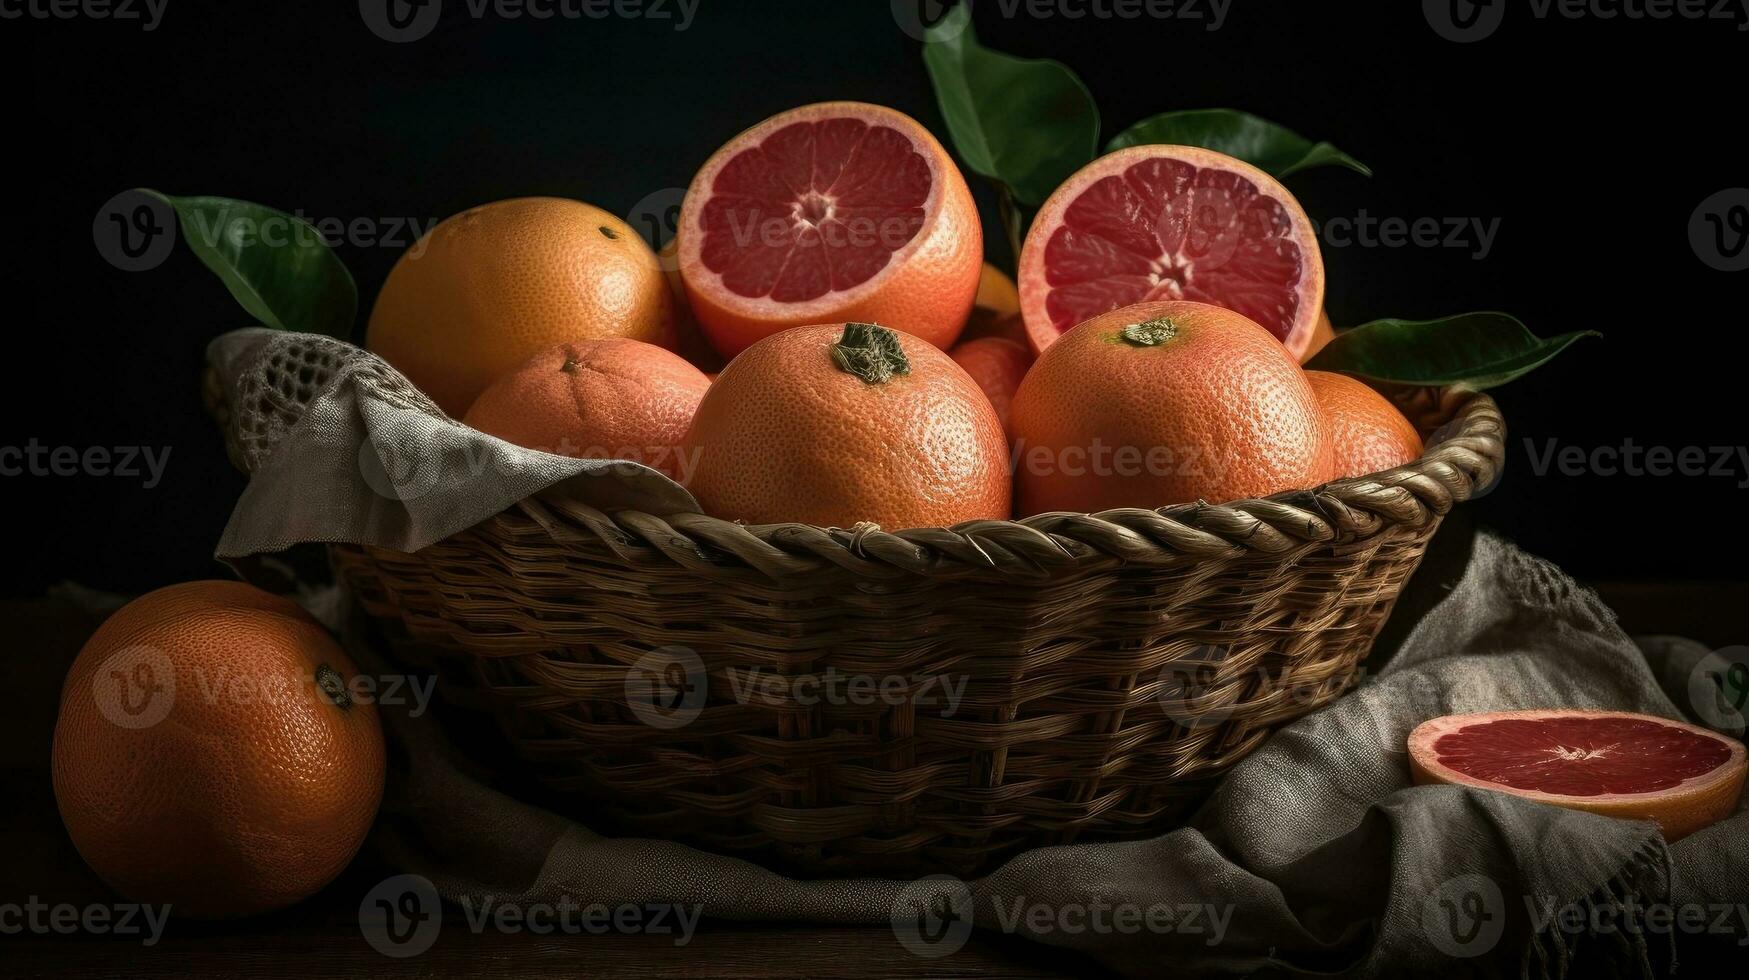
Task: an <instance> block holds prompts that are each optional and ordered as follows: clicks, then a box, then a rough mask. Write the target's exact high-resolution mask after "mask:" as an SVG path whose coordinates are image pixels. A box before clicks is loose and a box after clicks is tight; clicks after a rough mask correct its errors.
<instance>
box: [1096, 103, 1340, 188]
mask: <svg viewBox="0 0 1749 980" xmlns="http://www.w3.org/2000/svg"><path fill="white" fill-rule="evenodd" d="M1152 143H1170V144H1174V145H1177V146H1200V147H1202V148H1203V149H1206V150H1215V151H1218V152H1220V153H1225V154H1226V155H1228V156H1230V157H1238V158H1239V159H1241V160H1243V161H1245V162H1246V163H1249V164H1251V165H1252V166H1254V167H1256V168H1257V169H1259V170H1262V171H1264V172H1266V173H1268V174H1270V175H1272V176H1275V177H1286V176H1287V175H1288V174H1291V173H1294V172H1296V171H1299V170H1306V169H1309V168H1311V167H1324V166H1339V167H1347V168H1348V169H1350V170H1353V171H1354V172H1356V173H1360V174H1365V175H1366V176H1368V177H1371V176H1372V168H1370V167H1368V166H1367V165H1366V164H1364V163H1361V162H1360V161H1359V160H1356V159H1355V158H1353V157H1351V156H1349V155H1348V154H1346V153H1344V152H1342V151H1341V150H1338V149H1337V148H1336V147H1334V146H1331V145H1330V144H1329V143H1313V142H1312V141H1311V140H1309V139H1306V138H1305V137H1304V136H1301V135H1300V134H1298V133H1296V132H1294V131H1293V130H1291V129H1288V128H1286V127H1285V126H1278V125H1276V124H1275V123H1272V122H1270V121H1269V120H1267V119H1259V118H1258V117H1256V116H1253V115H1251V114H1250V113H1249V112H1240V111H1238V110H1237V109H1184V110H1181V111H1178V112H1162V113H1160V114H1159V115H1157V116H1149V117H1148V118H1146V119H1144V120H1142V121H1141V122H1139V123H1136V124H1135V125H1134V126H1131V127H1130V128H1128V129H1126V130H1124V131H1123V132H1121V133H1119V134H1117V135H1116V136H1114V137H1112V138H1111V142H1110V143H1109V144H1108V145H1107V146H1106V151H1107V152H1110V151H1112V150H1121V149H1123V148H1124V147H1127V146H1144V145H1147V144H1152Z"/></svg>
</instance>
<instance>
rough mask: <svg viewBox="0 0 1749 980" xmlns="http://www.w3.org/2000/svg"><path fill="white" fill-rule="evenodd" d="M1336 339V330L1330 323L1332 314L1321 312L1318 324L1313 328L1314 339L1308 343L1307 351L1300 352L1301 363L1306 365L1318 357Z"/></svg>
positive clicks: (1325, 311)
mask: <svg viewBox="0 0 1749 980" xmlns="http://www.w3.org/2000/svg"><path fill="white" fill-rule="evenodd" d="M1335 339H1336V328H1335V327H1334V326H1332V325H1331V323H1330V312H1329V311H1328V310H1321V311H1319V313H1318V322H1317V324H1316V325H1315V326H1313V327H1312V339H1311V340H1309V341H1307V342H1306V349H1305V350H1303V351H1301V352H1300V363H1301V364H1304V363H1306V362H1307V361H1310V360H1311V359H1312V358H1314V357H1317V356H1318V352H1319V351H1321V350H1323V349H1324V347H1325V345H1327V344H1329V343H1330V341H1332V340H1335Z"/></svg>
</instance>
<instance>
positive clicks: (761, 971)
mask: <svg viewBox="0 0 1749 980" xmlns="http://www.w3.org/2000/svg"><path fill="white" fill-rule="evenodd" d="M1599 591H1600V592H1601V593H1602V595H1603V597H1604V598H1605V600H1606V601H1608V602H1610V604H1611V605H1612V607H1613V608H1615V609H1617V611H1618V613H1619V614H1620V615H1621V617H1622V625H1623V626H1624V627H1625V628H1626V629H1627V630H1628V631H1629V632H1631V633H1632V632H1648V633H1650V632H1661V633H1677V634H1681V635H1687V636H1692V637H1694V638H1696V639H1698V640H1701V641H1702V642H1706V643H1711V644H1718V645H1723V644H1729V643H1733V642H1742V640H1741V619H1740V616H1739V615H1738V612H1737V611H1738V610H1742V609H1744V608H1749V585H1743V584H1722V585H1720V584H1697V583H1691V584H1681V583H1664V584H1647V583H1618V584H1605V585H1601V586H1599ZM97 622H98V618H97V617H94V616H93V615H91V614H89V613H86V612H82V611H80V610H79V609H78V608H77V607H76V606H75V605H73V604H72V603H69V602H67V601H64V600H59V599H29V600H17V599H11V600H0V623H4V625H5V629H6V635H7V636H9V637H10V638H11V639H12V640H13V644H14V645H13V648H12V650H11V652H10V654H9V655H8V656H6V657H4V658H0V689H3V690H5V691H7V692H10V694H11V697H10V698H9V699H8V701H7V707H6V709H5V710H4V711H0V778H4V781H5V786H6V788H7V803H8V804H9V805H7V806H5V807H3V808H0V909H3V908H4V907H5V906H7V905H8V904H9V903H16V904H18V905H20V906H22V905H23V904H24V903H25V902H27V901H31V900H36V901H40V902H42V903H46V904H48V905H56V904H62V903H67V904H71V905H73V906H77V907H83V906H85V905H88V904H92V903H100V904H106V903H113V902H115V901H116V899H115V897H114V896H113V895H112V894H111V893H110V892H109V891H108V890H107V889H106V888H105V887H104V886H103V884H102V883H101V882H100V881H98V880H97V879H96V877H95V876H94V875H92V873H91V872H90V870H89V869H87V868H86V867H85V865H84V863H83V862H82V861H81V860H80V858H79V855H78V853H77V852H76V851H75V850H74V848H73V845H72V842H71V841H70V840H69V839H68V838H67V835H66V832H65V831H64V830H63V828H62V826H61V822H60V818H59V816H58V814H57V813H56V810H55V802H54V794H53V791H52V789H51V786H50V781H49V772H48V760H49V747H50V743H51V738H52V733H53V728H54V720H55V713H56V707H57V702H58V697H59V687H60V683H61V678H62V677H63V676H64V675H65V673H66V669H67V665H68V664H69V663H71V661H72V659H73V657H74V655H75V654H76V653H77V652H78V649H79V647H80V646H81V645H82V644H83V643H84V641H85V638H86V637H87V636H88V635H89V634H90V632H91V630H93V629H95V627H96V625H97ZM367 852H368V846H367ZM392 873H393V869H388V868H385V867H383V866H382V865H380V864H378V863H376V861H375V860H374V859H373V858H372V857H370V856H369V854H368V853H367V854H366V855H363V856H361V857H360V858H359V859H358V860H357V861H356V862H354V866H353V867H352V868H351V869H349V870H348V871H347V872H346V873H345V874H344V875H342V876H341V878H340V879H339V880H337V881H336V882H335V883H334V884H333V885H331V886H329V887H328V888H327V889H325V890H324V891H323V892H322V893H320V894H318V895H316V896H315V897H313V898H311V899H310V900H308V901H306V902H303V903H300V904H299V905H297V906H296V907H294V908H291V909H288V910H285V911H284V912H281V913H277V914H274V915H270V916H264V917H258V918H255V919H250V920H246V921H243V922H237V923H225V924H211V923H197V922H183V921H177V920H175V919H174V918H172V920H171V921H170V923H169V926H168V928H167V929H166V930H165V934H164V937H163V939H162V940H161V941H160V942H159V943H157V944H156V945H154V946H152V947H143V946H142V945H141V944H140V943H139V942H138V940H137V939H134V940H128V939H124V938H121V937H110V938H102V937H92V936H82V935H42V934H34V933H32V932H31V931H30V930H28V929H27V930H25V931H23V932H22V933H20V932H18V931H17V930H16V929H15V928H12V926H13V922H14V921H16V920H15V919H14V920H8V919H7V918H6V917H5V916H4V915H0V964H3V966H0V973H7V974H21V975H55V976H64V975H67V974H78V975H93V976H118V977H120V976H127V977H138V976H169V975H178V976H185V975H189V974H208V973H221V974H231V975H244V976H288V975H291V976H311V975H334V976H357V975H373V976H413V975H419V976H431V975H456V974H471V975H483V976H528V975H534V974H539V973H553V972H563V973H566V974H580V975H604V976H627V977H646V976H648V977H667V976H676V975H679V976H715V977H803V976H845V977H922V976H945V977H1058V976H1100V975H1102V971H1101V970H1100V969H1099V968H1098V966H1097V965H1096V964H1094V963H1093V962H1092V961H1090V960H1087V959H1085V958H1083V957H1080V956H1078V955H1076V954H1073V953H1069V952H1066V951H1063V950H1059V949H1053V948H1050V947H1046V946H1041V945H1039V944H1037V943H1033V942H1030V941H1028V940H1024V939H1020V938H1017V937H1013V936H1003V935H995V934H990V933H987V932H984V931H979V932H975V933H974V934H973V935H972V938H971V939H970V941H969V942H968V943H967V944H966V945H965V947H964V948H963V949H961V950H960V951H959V952H957V953H955V954H953V955H952V956H949V957H945V958H941V959H922V958H919V957H916V956H913V955H911V953H910V952H909V951H908V950H906V949H905V947H904V946H902V945H901V944H900V943H899V941H898V940H897V938H896V937H895V936H894V934H893V933H892V931H891V930H889V929H886V928H878V927H865V928H855V927H820V926H807V925H793V926H792V925H786V926H772V925H742V924H734V923H723V922H712V921H710V920H705V921H704V922H703V923H702V924H701V926H700V927H699V930H698V932H697V933H696V934H695V935H694V936H693V937H692V938H691V940H690V942H688V943H686V944H685V945H682V946H677V945H675V943H674V942H673V939H672V938H671V937H664V936H653V935H625V934H606V935H599V936H597V935H583V936H535V935H530V934H519V935H505V934H501V933H496V932H481V933H474V932H470V931H469V930H467V929H465V928H463V929H449V930H445V931H444V932H443V933H442V934H441V935H440V936H439V938H438V939H437V941H436V943H435V945H433V946H432V947H431V949H430V950H429V951H427V952H425V953H424V954H422V955H420V956H417V957H413V958H408V959H390V958H388V957H385V956H382V955H380V954H378V953H377V952H376V951H375V950H374V949H372V948H371V947H370V945H369V944H368V943H367V942H366V940H365V938H364V935H363V933H362V932H361V930H360V928H359V924H358V902H359V900H360V897H361V896H363V895H364V894H365V893H366V892H367V891H368V890H369V889H370V887H371V885H373V884H375V883H376V882H378V881H380V880H382V879H383V878H384V877H386V876H387V875H389V874H392ZM14 915H16V913H14Z"/></svg>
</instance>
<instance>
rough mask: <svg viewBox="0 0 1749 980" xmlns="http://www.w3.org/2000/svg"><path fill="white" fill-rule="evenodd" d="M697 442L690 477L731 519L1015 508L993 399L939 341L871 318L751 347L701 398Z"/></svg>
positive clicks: (927, 519)
mask: <svg viewBox="0 0 1749 980" xmlns="http://www.w3.org/2000/svg"><path fill="white" fill-rule="evenodd" d="M686 454H687V457H688V458H689V459H690V460H692V461H693V465H694V469H693V475H692V479H691V480H690V481H689V482H688V484H687V488H688V489H690V490H691V491H692V493H693V495H694V496H695V497H697V498H698V501H699V504H700V505H701V506H702V507H703V508H704V510H705V512H706V513H709V514H711V515H713V516H715V517H720V518H723V519H725V520H740V521H747V522H749V523H754V524H772V523H780V522H786V521H795V522H798V523H802V524H813V525H816V526H819V527H853V526H855V525H856V524H858V523H860V522H863V521H870V522H873V523H876V524H879V525H881V526H882V527H884V528H886V529H887V530H889V531H896V530H902V529H905V528H917V527H946V526H950V525H953V524H958V523H960V522H962V521H970V520H978V519H989V520H1002V519H1006V518H1007V517H1008V514H1009V499H1010V484H1009V477H1008V440H1007V439H1006V438H1004V436H1003V433H1002V423H1001V421H1000V420H998V419H997V417H996V410H995V409H994V408H992V407H991V406H990V402H989V399H987V398H985V397H984V393H983V392H982V391H979V390H978V386H977V384H976V383H975V382H973V380H972V379H971V377H970V376H968V375H967V374H966V372H965V371H963V370H961V369H960V367H959V365H957V364H955V363H954V362H953V361H952V360H951V359H949V358H948V356H947V355H946V354H944V353H942V352H941V351H940V350H939V349H937V348H936V347H935V346H934V345H932V344H929V343H926V342H925V341H923V340H920V339H919V338H916V337H912V336H910V335H908V334H903V333H899V332H898V331H894V330H889V329H887V328H885V327H881V326H877V325H874V324H867V323H837V324H825V325H816V326H809V327H796V328H794V329H790V330H785V331H783V332H782V333H778V334H774V335H772V336H770V337H767V338H765V339H764V340H761V341H759V342H758V343H756V344H754V345H753V346H752V347H749V348H747V350H746V351H744V352H743V353H741V354H740V355H739V356H738V357H736V358H735V359H734V360H732V361H730V362H729V366H728V367H726V368H724V369H723V372H722V374H720V375H718V376H717V380H716V382H715V383H713V384H712V385H711V387H710V390H709V391H708V392H706V394H705V396H704V401H703V402H701V403H700V404H699V406H698V413H697V414H696V415H695V416H694V418H693V422H692V429H691V431H690V432H689V433H688V434H687V439H686Z"/></svg>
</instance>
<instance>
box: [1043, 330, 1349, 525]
mask: <svg viewBox="0 0 1749 980" xmlns="http://www.w3.org/2000/svg"><path fill="white" fill-rule="evenodd" d="M1013 432H1014V438H1015V465H1016V474H1015V497H1016V501H1015V503H1016V512H1017V513H1019V514H1020V515H1021V516H1027V515H1031V514H1037V513H1041V512H1044V511H1088V512H1091V511H1100V510H1107V509H1110V508H1114V507H1149V508H1152V507H1161V506H1164V505H1167V504H1176V503H1186V502H1190V501H1195V500H1207V501H1209V502H1211V503H1223V502H1226V501H1230V500H1237V499H1241V498H1246V497H1263V496H1267V495H1269V494H1273V493H1278V492H1280V491H1284V490H1295V489H1301V488H1305V487H1310V486H1313V485H1315V484H1318V483H1321V482H1324V481H1325V480H1328V479H1329V478H1330V471H1331V465H1332V456H1331V447H1330V440H1329V435H1328V432H1327V430H1326V425H1325V421H1324V413H1323V411H1322V410H1321V409H1320V408H1319V407H1318V400H1317V397H1316V396H1315V395H1314V394H1313V393H1312V386H1311V385H1310V384H1309V383H1308V382H1307V381H1306V376H1305V372H1303V371H1301V370H1300V366H1299V365H1298V364H1297V363H1295V362H1294V359H1293V357H1291V356H1290V355H1289V354H1288V352H1287V349H1286V348H1285V347H1283V346H1282V345H1281V344H1280V343H1278V342H1277V341H1276V340H1275V339H1274V338H1273V337H1272V336H1271V335H1270V333H1269V332H1268V331H1267V330H1264V329H1263V328H1262V327H1260V326H1258V325H1257V324H1255V323H1253V322H1251V321H1250V320H1249V319H1247V318H1245V317H1244V316H1241V315H1240V314H1238V313H1235V312H1233V311H1232V310H1227V309H1223V308H1221V307H1218V306H1210V305H1208V304H1205V303H1192V302H1187V301H1184V300H1168V301H1165V302H1155V303H1138V304H1136V305H1134V306H1126V307H1124V308H1122V309H1119V310H1114V311H1112V312H1110V313H1104V314H1101V315H1099V316H1096V317H1093V318H1092V319H1090V320H1088V321H1086V322H1085V323H1082V324H1081V325H1080V326H1078V327H1075V328H1074V329H1073V330H1070V331H1069V332H1068V333H1065V334H1063V335H1062V336H1061V337H1059V338H1057V340H1056V342H1055V343H1053V344H1052V345H1051V346H1050V347H1049V348H1047V349H1046V350H1045V352H1044V353H1043V354H1040V355H1039V359H1038V361H1037V363H1035V364H1034V365H1033V366H1032V370H1031V371H1029V372H1027V375H1026V380H1024V381H1022V382H1021V384H1020V391H1019V393H1018V394H1016V395H1015V398H1014V414H1013Z"/></svg>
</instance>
